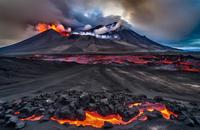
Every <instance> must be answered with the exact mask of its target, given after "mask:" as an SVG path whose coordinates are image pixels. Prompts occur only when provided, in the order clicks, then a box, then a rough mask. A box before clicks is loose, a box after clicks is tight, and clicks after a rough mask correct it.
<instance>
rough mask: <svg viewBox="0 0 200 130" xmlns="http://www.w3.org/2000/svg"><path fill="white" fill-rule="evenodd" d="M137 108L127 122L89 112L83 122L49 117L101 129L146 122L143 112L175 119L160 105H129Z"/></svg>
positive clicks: (34, 119) (58, 120)
mask: <svg viewBox="0 0 200 130" xmlns="http://www.w3.org/2000/svg"><path fill="white" fill-rule="evenodd" d="M135 107H136V108H138V110H139V114H137V115H136V116H134V117H133V118H131V119H130V120H129V121H127V122H126V121H124V120H123V117H121V116H120V115H119V114H112V115H107V116H102V115H100V114H98V113H97V112H89V111H85V119H84V120H82V121H81V120H70V119H58V118H56V117H51V120H52V121H56V122H58V123H59V124H61V125H63V124H66V123H68V124H70V125H75V126H91V127H94V128H102V127H103V126H104V123H105V122H109V123H111V124H113V125H128V124H130V123H133V122H134V121H137V120H139V121H146V120H148V117H147V116H146V115H145V111H149V112H153V111H158V112H160V113H161V114H162V116H163V118H165V119H167V120H170V117H171V115H173V116H175V117H177V115H176V114H174V113H173V112H171V111H169V110H168V109H167V108H166V106H165V105H163V104H160V103H150V102H144V103H133V104H130V105H129V108H130V109H131V108H135ZM42 117H43V116H36V115H32V116H31V117H27V118H23V119H21V120H25V121H26V120H28V121H38V120H40V119H41V118H42Z"/></svg>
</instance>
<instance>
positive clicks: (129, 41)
mask: <svg viewBox="0 0 200 130" xmlns="http://www.w3.org/2000/svg"><path fill="white" fill-rule="evenodd" d="M105 35H118V36H119V37H120V39H99V38H96V37H94V36H82V35H75V34H72V35H71V36H70V37H62V36H61V35H59V34H58V33H57V32H55V31H53V30H48V31H46V32H43V33H41V34H38V35H36V36H34V37H32V38H30V39H27V40H25V41H22V42H20V43H17V44H14V45H11V46H8V47H4V48H1V49H0V54H3V55H7V54H9V55H17V54H70V53H84V54H85V53H106V54H107V53H131V52H155V51H172V50H175V49H173V48H170V47H166V46H163V45H160V44H158V43H156V42H154V41H151V40H150V39H148V38H146V37H144V36H141V35H139V34H137V33H135V32H133V31H132V30H129V29H125V28H123V29H118V30H115V31H113V32H109V33H106V34H105Z"/></svg>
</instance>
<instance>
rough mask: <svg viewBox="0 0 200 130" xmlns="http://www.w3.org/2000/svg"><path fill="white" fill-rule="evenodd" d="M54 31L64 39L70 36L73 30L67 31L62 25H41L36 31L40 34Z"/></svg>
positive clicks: (38, 25)
mask: <svg viewBox="0 0 200 130" xmlns="http://www.w3.org/2000/svg"><path fill="white" fill-rule="evenodd" d="M50 29H53V30H55V31H56V32H58V33H60V35H62V36H64V37H68V36H70V33H71V28H68V29H66V28H65V27H64V26H63V25H62V24H46V23H39V24H37V25H36V30H37V31H38V32H40V33H42V32H45V31H47V30H50Z"/></svg>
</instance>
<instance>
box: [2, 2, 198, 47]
mask: <svg viewBox="0 0 200 130" xmlns="http://www.w3.org/2000/svg"><path fill="white" fill-rule="evenodd" d="M0 16H1V19H0V46H1V45H3V44H7V43H12V42H13V43H15V42H17V41H19V40H22V39H25V38H27V37H30V36H32V35H34V34H35V33H36V32H35V31H34V29H33V28H34V27H33V25H34V24H35V23H37V22H41V21H42V22H61V23H63V24H65V25H66V26H71V27H73V28H79V27H84V26H85V25H88V27H89V26H90V25H92V26H94V25H97V24H108V23H111V22H115V21H118V20H119V19H121V18H123V19H125V20H127V21H129V22H130V23H131V24H132V25H133V27H134V29H136V30H137V31H139V32H142V33H144V34H146V35H147V36H151V38H154V39H158V38H160V39H162V40H163V39H164V40H179V39H181V38H183V37H184V36H186V35H187V34H189V33H191V32H192V30H193V29H194V28H195V27H196V26H197V24H198V23H199V22H200V2H199V0H0Z"/></svg>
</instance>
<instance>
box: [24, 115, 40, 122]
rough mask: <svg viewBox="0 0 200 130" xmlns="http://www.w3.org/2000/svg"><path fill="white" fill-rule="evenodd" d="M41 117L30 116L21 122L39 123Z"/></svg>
mask: <svg viewBox="0 0 200 130" xmlns="http://www.w3.org/2000/svg"><path fill="white" fill-rule="evenodd" d="M42 117H43V116H36V115H32V116H30V117H27V118H22V119H21V120H22V121H39V120H40V119H41V118H42Z"/></svg>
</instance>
